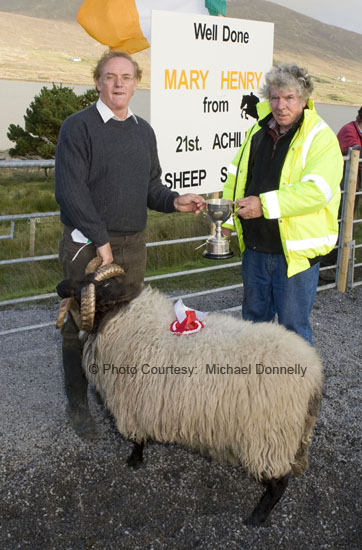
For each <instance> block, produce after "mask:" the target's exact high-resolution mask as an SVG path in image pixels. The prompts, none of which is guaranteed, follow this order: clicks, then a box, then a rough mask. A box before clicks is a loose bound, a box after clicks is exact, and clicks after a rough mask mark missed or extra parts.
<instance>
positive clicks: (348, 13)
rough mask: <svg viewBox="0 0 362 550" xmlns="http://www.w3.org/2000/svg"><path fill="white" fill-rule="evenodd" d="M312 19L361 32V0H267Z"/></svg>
mask: <svg viewBox="0 0 362 550" xmlns="http://www.w3.org/2000/svg"><path fill="white" fill-rule="evenodd" d="M269 1H271V2H274V3H275V4H280V5H281V6H285V7H286V8H289V9H291V10H294V11H297V12H299V13H303V14H304V15H309V17H313V18H314V19H318V20H319V21H323V22H324V23H328V24H329V25H335V26H336V27H343V28H344V29H348V30H349V31H354V32H359V33H360V34H362V0H269Z"/></svg>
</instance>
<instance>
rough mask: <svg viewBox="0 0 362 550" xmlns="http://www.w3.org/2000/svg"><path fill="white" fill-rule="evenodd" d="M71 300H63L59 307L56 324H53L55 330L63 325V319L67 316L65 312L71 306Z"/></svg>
mask: <svg viewBox="0 0 362 550" xmlns="http://www.w3.org/2000/svg"><path fill="white" fill-rule="evenodd" d="M72 302H73V298H72V297H71V298H64V299H63V300H62V301H61V302H60V305H59V311H58V317H57V322H56V323H55V327H56V328H62V326H63V325H64V319H65V316H66V314H67V312H68V311H69V309H70V306H71V305H72Z"/></svg>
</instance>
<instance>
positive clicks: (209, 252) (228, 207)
mask: <svg viewBox="0 0 362 550" xmlns="http://www.w3.org/2000/svg"><path fill="white" fill-rule="evenodd" d="M205 202H206V204H207V206H206V212H207V215H208V217H209V218H210V220H211V221H212V222H213V223H215V224H216V233H215V235H211V236H210V237H209V238H208V239H207V241H206V250H205V251H204V252H203V256H205V258H210V259H211V260H225V259H226V258H231V257H232V256H233V255H234V254H233V252H231V251H230V247H229V239H227V238H226V237H224V235H222V234H221V224H222V223H224V222H226V220H227V219H228V218H229V217H230V215H231V212H232V205H233V203H232V201H229V200H227V199H208V200H206V201H205Z"/></svg>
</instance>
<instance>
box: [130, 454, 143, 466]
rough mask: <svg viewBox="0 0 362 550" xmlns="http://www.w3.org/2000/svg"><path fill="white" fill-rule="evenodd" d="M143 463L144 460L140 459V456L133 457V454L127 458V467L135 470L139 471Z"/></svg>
mask: <svg viewBox="0 0 362 550" xmlns="http://www.w3.org/2000/svg"><path fill="white" fill-rule="evenodd" d="M142 462H143V460H142V459H139V457H138V456H133V454H131V455H130V456H129V457H128V458H127V466H128V467H129V468H133V469H134V470H138V468H140V467H141V466H142Z"/></svg>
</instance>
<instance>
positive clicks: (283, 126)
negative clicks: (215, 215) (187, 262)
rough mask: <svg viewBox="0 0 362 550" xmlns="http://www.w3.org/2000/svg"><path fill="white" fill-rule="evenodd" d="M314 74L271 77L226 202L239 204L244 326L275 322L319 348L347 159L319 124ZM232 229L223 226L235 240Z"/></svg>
mask: <svg viewBox="0 0 362 550" xmlns="http://www.w3.org/2000/svg"><path fill="white" fill-rule="evenodd" d="M312 91H313V83H312V80H311V78H310V76H309V75H308V73H307V71H306V70H305V69H303V68H300V67H298V66H297V65H293V64H283V65H279V66H277V67H274V68H273V69H271V70H270V71H269V72H268V73H267V74H266V75H265V85H264V87H263V89H262V91H261V92H262V94H263V96H264V97H265V98H267V99H268V101H266V102H263V103H259V104H258V105H257V116H258V122H257V123H256V124H254V125H253V126H252V127H251V128H250V130H249V131H248V132H247V135H246V138H245V140H244V142H243V144H242V146H241V148H240V149H239V151H238V153H237V155H236V157H235V158H234V160H233V161H232V163H231V165H230V167H229V173H228V178H227V181H226V183H225V187H224V192H223V197H224V198H226V199H231V200H233V201H236V206H235V215H234V225H235V229H236V231H237V234H238V238H239V243H240V249H241V251H242V252H244V254H243V258H242V277H243V283H244V298H243V318H244V319H248V320H251V321H256V322H258V321H259V322H260V321H272V320H274V318H275V317H276V315H277V316H278V321H279V323H281V324H283V325H284V326H286V327H287V328H288V329H290V330H294V331H295V332H297V333H298V334H300V335H301V336H303V337H304V338H305V339H306V340H307V341H309V342H310V343H311V344H312V329H311V326H310V322H309V316H310V313H311V310H312V307H313V302H314V298H315V294H316V290H317V285H318V273H319V257H320V256H323V255H325V254H327V253H328V252H329V251H330V250H332V249H333V247H334V246H335V244H336V242H337V236H338V224H337V215H338V206H339V202H340V189H339V184H340V181H341V178H342V171H343V158H342V155H341V152H340V148H339V144H338V141H337V138H336V136H335V134H334V133H333V132H332V130H331V129H330V128H329V127H328V125H327V124H326V123H325V122H324V121H323V120H322V119H321V118H320V117H319V116H318V114H317V112H316V111H315V109H314V105H313V101H312V100H311V99H310V95H311V93H312ZM232 229H233V226H232V225H230V224H228V223H227V224H225V225H224V230H223V231H224V234H226V235H229V234H230V232H231V230H232Z"/></svg>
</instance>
